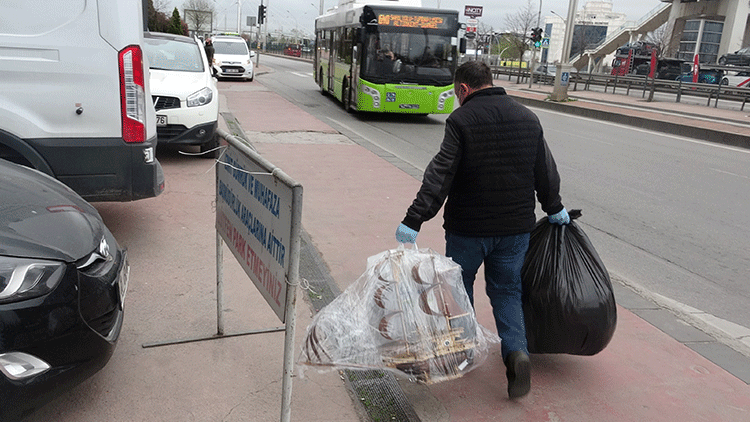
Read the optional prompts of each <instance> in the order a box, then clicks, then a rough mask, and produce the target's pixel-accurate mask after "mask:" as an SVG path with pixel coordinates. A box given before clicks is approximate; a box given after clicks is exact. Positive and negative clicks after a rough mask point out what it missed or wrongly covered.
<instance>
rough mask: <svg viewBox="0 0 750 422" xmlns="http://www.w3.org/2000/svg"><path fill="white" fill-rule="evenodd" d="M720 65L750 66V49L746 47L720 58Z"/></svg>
mask: <svg viewBox="0 0 750 422" xmlns="http://www.w3.org/2000/svg"><path fill="white" fill-rule="evenodd" d="M719 64H720V65H722V66H726V65H737V66H750V47H745V48H742V49H740V50H737V51H735V52H734V53H727V54H725V55H723V56H721V57H719Z"/></svg>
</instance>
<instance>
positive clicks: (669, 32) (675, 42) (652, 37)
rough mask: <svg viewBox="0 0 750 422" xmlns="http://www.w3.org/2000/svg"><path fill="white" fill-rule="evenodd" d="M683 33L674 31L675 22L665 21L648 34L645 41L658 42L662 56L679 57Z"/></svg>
mask: <svg viewBox="0 0 750 422" xmlns="http://www.w3.org/2000/svg"><path fill="white" fill-rule="evenodd" d="M680 36H681V34H680V33H679V32H678V33H674V24H673V23H669V22H667V23H665V24H664V25H662V26H660V27H658V28H656V29H655V30H653V31H651V32H649V33H648V34H646V37H645V38H644V41H646V42H650V43H652V44H656V46H657V47H659V51H660V52H661V56H662V57H677V50H678V47H679V46H680Z"/></svg>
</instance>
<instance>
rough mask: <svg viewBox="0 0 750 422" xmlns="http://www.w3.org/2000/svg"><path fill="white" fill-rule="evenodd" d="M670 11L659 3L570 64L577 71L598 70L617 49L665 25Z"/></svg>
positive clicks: (670, 6)
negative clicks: (605, 58) (603, 61)
mask: <svg viewBox="0 0 750 422" xmlns="http://www.w3.org/2000/svg"><path fill="white" fill-rule="evenodd" d="M671 10H672V3H661V4H660V5H658V6H657V7H655V8H654V9H653V10H651V12H649V13H648V14H647V15H646V16H644V17H643V18H641V19H640V20H638V21H637V22H633V21H629V22H626V23H624V24H623V25H622V26H620V27H619V28H618V29H617V30H615V31H614V32H612V33H611V34H607V37H606V38H605V39H604V40H603V41H602V42H601V43H599V44H598V45H597V46H596V47H594V48H591V49H586V50H584V52H583V53H582V54H579V55H576V56H573V57H571V59H570V63H571V64H572V65H573V67H575V68H576V69H578V70H581V69H583V68H585V69H587V70H588V71H589V72H591V71H592V70H594V67H596V68H600V67H601V66H602V60H603V59H604V57H605V56H607V55H609V54H612V53H614V52H615V50H617V47H620V46H622V45H624V44H625V43H627V42H631V41H634V40H636V39H638V38H640V37H642V36H643V35H646V34H647V33H649V32H651V31H654V30H655V29H657V28H658V27H660V26H662V25H663V24H664V23H666V22H667V20H669V13H670V11H671Z"/></svg>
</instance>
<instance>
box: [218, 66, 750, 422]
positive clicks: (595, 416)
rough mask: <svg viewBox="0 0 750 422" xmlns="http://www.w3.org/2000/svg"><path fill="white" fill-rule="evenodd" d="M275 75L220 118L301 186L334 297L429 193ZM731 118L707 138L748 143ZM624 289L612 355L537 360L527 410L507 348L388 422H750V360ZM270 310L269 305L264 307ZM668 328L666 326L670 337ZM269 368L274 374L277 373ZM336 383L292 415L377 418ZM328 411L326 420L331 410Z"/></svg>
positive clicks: (432, 233) (434, 231) (234, 87)
mask: <svg viewBox="0 0 750 422" xmlns="http://www.w3.org/2000/svg"><path fill="white" fill-rule="evenodd" d="M264 71H268V69H264V68H262V67H261V68H259V69H258V76H259V77H258V78H256V80H255V82H252V83H250V84H239V83H229V82H227V83H224V82H222V83H221V84H220V92H221V95H220V97H221V112H222V115H223V116H224V117H225V119H227V118H228V119H229V123H228V124H226V123H223V124H222V127H223V128H224V129H225V130H229V131H230V133H231V132H235V133H236V132H237V131H240V132H241V134H242V135H244V136H245V138H246V139H248V140H249V141H250V142H251V144H252V145H253V146H254V147H255V148H256V149H257V151H258V152H259V153H260V154H261V155H262V156H263V157H264V158H266V159H267V160H269V161H270V162H271V163H273V164H274V165H276V166H278V167H279V168H281V169H282V170H283V171H284V172H285V173H287V174H288V175H290V176H291V177H292V178H294V179H295V180H297V181H298V182H300V183H301V184H302V186H303V187H304V200H303V204H304V205H303V218H302V220H303V221H302V223H303V230H304V232H305V234H306V235H305V240H306V241H307V242H309V245H308V246H309V247H310V248H312V249H314V252H313V255H315V256H318V257H319V258H320V259H321V260H322V267H323V270H324V272H325V273H326V277H328V278H329V279H330V280H331V281H332V283H335V286H333V288H332V289H333V290H335V291H342V290H344V289H345V288H346V287H347V286H348V285H350V284H351V283H353V282H354V281H355V280H357V278H358V277H359V276H360V275H361V274H362V273H363V272H364V271H365V269H366V260H367V257H369V256H371V255H374V254H377V253H379V252H381V251H384V250H387V249H392V248H395V247H396V246H397V244H396V242H395V239H394V231H395V228H396V226H397V225H398V222H399V221H401V219H402V218H403V213H404V212H405V210H406V208H407V207H408V206H409V204H410V203H411V200H412V199H413V197H414V195H415V193H416V191H417V190H418V188H419V185H420V181H419V180H416V179H415V178H414V177H412V176H410V175H408V174H407V173H405V172H404V171H402V170H400V169H398V168H397V167H395V166H394V165H393V164H391V163H389V162H388V161H386V160H385V159H383V158H381V156H380V155H379V154H378V153H377V151H376V152H373V151H371V150H368V149H367V148H365V147H363V146H360V145H358V144H356V143H354V142H352V141H351V140H349V139H348V138H346V137H344V136H343V135H341V134H338V133H337V132H336V131H335V130H334V129H333V128H331V127H329V126H328V125H326V124H324V123H322V122H321V121H319V120H317V119H315V118H314V117H312V116H311V115H309V114H308V113H306V112H305V111H303V110H301V109H299V108H298V107H296V106H295V105H294V104H292V103H290V102H288V101H286V100H285V99H283V98H282V97H281V96H279V95H278V94H276V93H274V92H272V91H270V90H268V89H266V88H265V87H264V86H263V85H262V79H263V77H262V74H263V72H264ZM497 82H498V83H497V85H500V86H506V88H507V89H508V91H509V93H510V94H511V95H514V96H516V97H517V98H526V99H527V101H533V102H537V103H544V102H545V101H544V98H545V96H546V93H545V91H546V89H545V87H536V86H535V89H533V90H527V89H523V88H522V86H521V85H516V84H511V83H508V82H502V81H497ZM575 95H580V97H581V99H580V100H579V101H574V102H570V103H566V105H569V106H573V107H579V109H583V108H588V109H593V110H598V111H600V112H606V113H609V114H612V115H617V114H621V113H624V111H622V110H628V111H627V113H628V114H631V115H635V114H636V113H648V114H650V115H654V114H656V113H657V110H656V109H649V110H645V111H644V110H636V109H633V108H631V107H638V106H641V104H639V103H638V101H637V100H635V101H633V104H629V103H630V102H631V100H630V99H626V98H628V97H625V96H618V95H608V96H606V98H595V97H597V95H595V94H594V93H590V94H587V96H584V95H583V94H582V93H580V92H576V93H575ZM599 95H603V94H599ZM584 97H586V98H585V99H584ZM612 103H620V104H619V105H616V104H612ZM640 108H642V109H645V107H640ZM680 108H682V107H680V106H672V105H670V106H669V109H670V110H671V112H673V113H669V114H662V115H660V116H658V119H661V121H665V122H666V121H676V120H680V119H687V121H688V122H689V123H690V124H691V125H695V124H699V125H702V126H703V125H704V123H703V121H701V120H697V119H694V118H685V117H682V118H681V117H680V116H675V115H674V114H675V113H676V114H679V113H680V111H679V109H680ZM707 112H708V110H703V109H699V108H697V107H696V106H693V107H692V111H691V113H695V114H708V113H707ZM725 112H726V113H731V118H730V117H729V116H727V118H726V122H721V121H714V122H711V123H710V124H709V123H706V124H705V125H706V126H709V125H710V126H711V127H712V130H717V131H719V130H723V131H735V130H736V131H737V132H739V133H745V132H744V131H746V130H747V129H745V128H740V129H737V128H736V127H735V125H733V124H731V123H730V122H729V120H733V119H736V120H738V121H741V120H742V119H743V116H741V114H743V112H728V111H726V110H725ZM716 113H720V112H719V111H716ZM652 117H654V116H652ZM676 124H681V123H679V122H678V123H676ZM682 124H683V125H684V123H682ZM441 221H442V216H441V215H438V216H437V217H436V218H435V219H433V220H432V221H430V222H428V223H426V224H425V225H424V226H423V229H422V231H421V232H420V235H419V246H420V247H430V248H432V249H435V250H436V251H438V252H441V253H442V251H443V250H444V246H443V245H444V239H443V231H442V227H441ZM319 264H320V263H319ZM313 266H314V265H313ZM310 267H311V264H309V263H304V264H302V265H301V268H300V272H301V275H302V276H303V277H313V275H306V274H312V273H314V272H315V271H314V270H315V269H314V268H310ZM318 269H319V268H318ZM614 281H615V282H614V284H615V288H616V290H615V294H616V298H617V301H618V325H617V330H616V332H615V335H614V338H613V339H612V341H611V343H610V344H609V346H608V347H607V348H606V349H605V350H604V351H602V352H601V353H599V354H597V355H596V356H592V357H580V356H569V355H532V360H531V362H532V389H531V393H530V394H529V395H528V396H526V397H524V398H522V399H520V400H516V401H510V400H508V398H507V393H506V379H505V368H504V365H503V363H502V360H501V357H500V350H499V347H496V348H493V349H492V350H491V355H490V356H489V358H488V359H487V360H486V361H485V363H484V364H483V366H481V367H480V368H478V369H476V370H474V371H472V372H470V373H469V374H467V375H466V376H464V377H463V378H460V379H457V380H453V381H448V382H443V383H439V384H435V385H431V386H424V385H419V384H414V383H410V382H408V381H403V380H401V379H399V382H398V384H396V386H395V389H396V390H400V391H395V392H394V394H395V395H396V396H399V397H405V398H406V400H407V401H408V403H407V406H409V407H410V409H407V411H406V413H405V414H407V416H401V415H402V414H393V418H391V417H389V416H388V415H386V417H385V418H384V419H381V420H410V421H413V420H422V421H430V422H443V421H445V422H447V421H496V420H497V421H499V420H525V421H571V422H573V421H574V422H587V421H592V422H593V421H597V422H598V421H602V420H607V421H610V420H611V421H633V422H636V421H646V420H647V421H674V420H686V421H742V420H745V421H748V420H750V386H748V384H747V383H746V382H748V381H750V373H747V372H743V371H747V368H748V367H750V366H749V365H747V362H749V361H750V360H749V359H747V358H746V357H745V356H742V355H739V354H737V353H736V352H735V351H734V350H732V349H729V348H726V347H725V346H724V345H723V344H721V343H720V342H717V341H716V340H715V339H713V338H712V337H710V336H708V335H706V334H705V333H704V332H702V331H699V330H697V329H696V328H694V327H692V326H690V325H688V324H687V323H685V322H683V320H681V319H677V318H675V317H674V315H672V313H671V312H674V309H672V308H667V309H668V310H665V307H664V305H663V302H664V301H659V300H657V299H658V298H655V297H649V296H647V297H645V298H644V297H642V296H641V295H639V294H636V292H635V291H634V290H632V289H630V288H627V287H625V286H623V285H621V284H619V283H618V282H617V280H616V279H615V280H614ZM477 282H478V283H479V285H477V286H476V287H475V289H476V290H477V291H482V287H481V284H482V283H483V282H484V281H483V279H481V276H480V277H479V278H478V280H477ZM640 293H642V292H640ZM309 296H310V295H308V293H307V292H304V293H301V294H300V297H305V300H304V301H299V302H298V305H297V307H298V308H297V309H298V311H297V313H298V314H299V315H305V316H306V317H304V318H300V319H299V320H298V327H297V348H299V344H300V343H299V342H300V341H301V338H302V337H303V335H304V331H305V328H306V326H305V325H304V324H305V322H309V320H310V319H309V315H310V314H311V313H312V312H313V311H310V309H311V308H312V304H311V303H310V301H309ZM258 306H267V305H266V304H265V303H259V304H258ZM628 308H629V309H628ZM476 311H477V318H478V320H479V322H480V323H481V324H482V325H484V326H485V327H493V326H494V322H493V320H492V313H491V309H490V306H489V303H488V301H487V299H486V297H477V301H476ZM646 319H649V320H650V321H651V323H649V322H647V320H646ZM655 321H661V324H659V322H655ZM652 324H657V325H661V329H659V328H657V327H656V326H654V325H652ZM740 328H741V327H740ZM745 338H747V337H745ZM704 342H706V343H712V342H713V343H712V344H716V345H718V346H717V347H720V348H721V347H724V348H723V349H721V351H723V352H724V353H726V354H728V356H729V355H731V356H730V357H729V358H727V359H728V360H729V361H730V365H729V366H731V365H732V364H734V365H736V366H737V368H738V369H737V370H735V371H734V372H735V374H739V375H738V376H740V377H742V378H743V379H744V380H745V381H743V380H742V379H740V378H738V376H735V375H733V374H731V373H730V372H728V371H727V370H725V369H723V368H722V367H721V366H719V365H717V364H715V363H713V362H712V361H711V360H709V359H707V358H706V357H704V356H702V355H701V354H700V353H703V352H700V347H698V348H696V347H692V348H691V347H688V344H692V343H696V344H698V346H700V345H701V344H704ZM694 349H697V350H699V351H696V350H694ZM699 352H700V353H699ZM732 353H734V354H732ZM295 354H298V353H295ZM704 354H707V355H708V354H710V353H704ZM715 360H716V359H715ZM256 364H257V365H263V364H264V362H257V363H256ZM310 371H313V372H314V370H310V369H307V370H306V371H304V372H305V373H310ZM330 374H331V375H330V376H331V377H336V376H338V374H337V373H336V372H332V373H330ZM745 375H746V377H745ZM344 378H346V377H342V379H344ZM331 379H333V378H331ZM328 381H329V382H325V383H321V385H320V389H319V390H315V389H311V388H309V385H307V384H309V382H307V381H306V378H304V377H303V378H297V379H296V381H295V387H296V386H297V385H300V386H301V387H302V388H299V390H295V393H294V396H293V412H299V410H300V409H306V408H309V409H313V408H316V406H317V403H319V400H320V398H321V397H326V396H327V395H329V394H335V395H336V396H337V397H342V396H343V393H342V391H344V390H348V391H349V392H350V394H353V396H354V397H355V399H354V400H353V401H352V403H351V408H346V406H340V407H339V408H338V409H330V410H329V412H331V415H330V416H331V418H330V420H357V419H354V416H353V415H362V414H363V412H368V411H372V410H373V409H372V406H374V405H373V404H372V403H375V401H373V400H370V398H368V397H364V396H362V395H363V394H366V392H364V393H363V392H361V391H359V390H358V391H357V392H356V393H352V391H351V383H350V382H347V379H344V381H343V382H340V383H336V382H330V379H328ZM378 394H380V393H378ZM357 399H358V400H357ZM294 401H297V402H296V403H295V402H294ZM368 404H369V406H370V408H368ZM316 410H317V411H318V412H320V410H321V409H316ZM324 413H325V412H324ZM370 414H373V413H370ZM360 417H362V419H361V420H369V419H367V418H366V417H364V416H360ZM292 418H293V420H305V415H301V414H294V413H293V415H292Z"/></svg>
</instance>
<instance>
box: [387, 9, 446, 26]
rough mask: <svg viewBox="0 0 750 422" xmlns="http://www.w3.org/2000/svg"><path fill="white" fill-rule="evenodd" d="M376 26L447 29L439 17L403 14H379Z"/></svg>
mask: <svg viewBox="0 0 750 422" xmlns="http://www.w3.org/2000/svg"><path fill="white" fill-rule="evenodd" d="M378 25H386V26H397V27H402V28H422V29H448V24H447V22H446V21H445V18H442V17H440V16H424V15H405V14H403V13H402V14H393V13H379V14H378Z"/></svg>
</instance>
